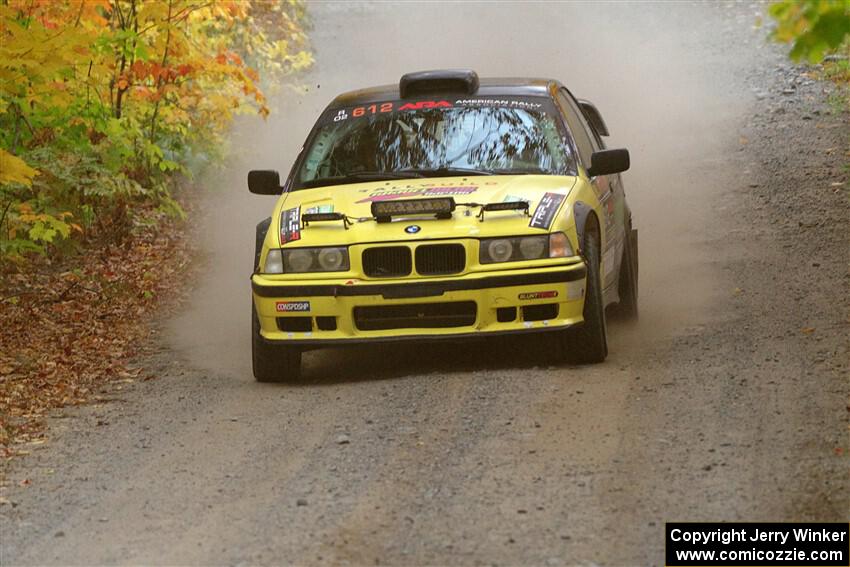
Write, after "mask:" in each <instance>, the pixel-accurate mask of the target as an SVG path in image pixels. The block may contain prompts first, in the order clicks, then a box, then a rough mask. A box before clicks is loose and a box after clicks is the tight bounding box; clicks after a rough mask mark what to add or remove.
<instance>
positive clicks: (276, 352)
mask: <svg viewBox="0 0 850 567" xmlns="http://www.w3.org/2000/svg"><path fill="white" fill-rule="evenodd" d="M251 362H252V365H253V369H254V378H256V380H257V382H295V381H297V380H298V379H299V378H300V377H301V351H300V350H298V349H297V348H295V347H291V346H281V345H270V344H267V343H266V342H265V341H264V340H263V337H261V336H260V319H259V318H258V317H257V312H256V310H255V309H254V306H253V305H251Z"/></svg>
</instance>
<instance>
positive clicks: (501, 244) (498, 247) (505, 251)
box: [485, 238, 514, 262]
mask: <svg viewBox="0 0 850 567" xmlns="http://www.w3.org/2000/svg"><path fill="white" fill-rule="evenodd" d="M485 247H486V249H487V257H488V258H489V259H490V261H491V262H507V261H508V260H510V259H511V256H513V255H514V245H513V243H512V242H511V241H510V240H508V239H507V238H498V239H494V240H490V241H489V242H487V244H486V245H485Z"/></svg>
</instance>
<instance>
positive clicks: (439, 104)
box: [398, 100, 452, 110]
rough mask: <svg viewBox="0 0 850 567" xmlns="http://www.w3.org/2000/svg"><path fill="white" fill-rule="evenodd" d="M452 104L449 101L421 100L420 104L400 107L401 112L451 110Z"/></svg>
mask: <svg viewBox="0 0 850 567" xmlns="http://www.w3.org/2000/svg"><path fill="white" fill-rule="evenodd" d="M451 107H452V103H450V102H449V101H447V100H420V101H419V102H408V103H407V104H403V105H401V106H399V107H398V109H399V110H422V109H423V108H451Z"/></svg>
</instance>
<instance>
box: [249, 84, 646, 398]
mask: <svg viewBox="0 0 850 567" xmlns="http://www.w3.org/2000/svg"><path fill="white" fill-rule="evenodd" d="M607 135H608V131H607V128H606V126H605V123H604V122H603V120H602V117H601V116H600V114H599V112H598V111H597V110H596V108H595V107H594V106H593V105H592V104H591V103H589V102H587V101H581V100H576V99H575V98H574V97H573V96H572V94H571V93H570V92H569V91H568V90H567V89H566V88H565V87H564V86H563V85H561V84H560V83H559V82H557V81H553V80H540V79H481V80H479V78H478V75H477V74H476V73H475V72H474V71H469V70H451V71H426V72H421V73H410V74H407V75H404V76H403V77H402V78H401V81H400V82H399V84H398V85H390V86H383V87H376V88H370V89H365V90H359V91H353V92H350V93H346V94H343V95H340V96H339V97H337V98H336V99H335V100H334V101H333V102H332V103H331V104H330V105H329V106H328V108H327V109H326V110H325V111H324V113H323V114H322V115H321V117H320V118H319V121H318V122H317V124H316V126H315V127H314V128H313V130H312V132H311V133H310V135H309V137H308V139H307V141H306V143H305V144H304V147H303V149H302V150H301V153H300V154H299V156H298V158H297V160H296V161H295V164H294V166H293V168H292V172H291V173H290V175H289V177H288V179H287V180H286V182H285V183H284V184H283V186H281V183H280V176H279V175H278V173H277V172H276V171H268V170H259V171H251V172H250V173H249V174H248V187H249V189H250V190H251V192H252V193H258V194H263V195H268V194H280V198H279V199H278V201H277V204H276V206H275V208H274V212H273V213H272V216H271V218H269V219H266V220H265V221H263V222H262V223H260V224H259V225H258V226H257V248H256V254H255V266H254V273H253V275H252V276H251V284H252V289H253V300H254V301H253V309H252V323H253V328H252V347H253V348H252V351H253V366H254V376H255V377H256V378H257V380H260V381H281V380H291V379H296V378H297V377H298V376H299V373H300V366H301V353H302V352H303V351H304V350H307V349H313V348H321V347H329V346H335V345H347V344H353V343H363V342H374V341H398V340H414V341H421V340H429V339H443V340H445V339H451V340H454V339H460V338H467V337H483V336H491V335H500V334H510V333H531V332H548V333H555V334H557V338H558V340H557V341H556V343H557V345H558V346H557V348H558V349H559V353H558V354H559V356H562V357H563V358H565V359H570V360H573V361H577V362H601V361H602V360H604V359H605V357H606V355H607V353H608V346H607V340H606V322H605V318H606V314H605V311H606V307H608V306H609V305H614V304H618V305H617V308H618V309H619V310H620V311H621V312H622V313H623V314H624V315H625V316H626V317H635V316H636V315H637V287H638V286H637V279H638V260H637V232H636V231H635V230H634V229H632V219H631V213H630V211H629V208H628V206H627V204H626V202H625V195H624V193H623V185H622V182H621V180H620V176H619V173H621V172H623V171H625V170H626V169H628V167H629V153H628V151H627V150H624V149H610V150H609V149H605V145H604V144H603V142H602V137H603V136H607Z"/></svg>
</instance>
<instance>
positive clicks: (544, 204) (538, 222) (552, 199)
mask: <svg viewBox="0 0 850 567" xmlns="http://www.w3.org/2000/svg"><path fill="white" fill-rule="evenodd" d="M565 198H566V195H561V194H560V193H546V194H545V195H543V198H542V199H540V202H539V203H537V208H536V209H534V214H533V215H531V221H529V223H528V226H530V227H531V228H542V229H544V230H549V227H550V226H551V225H552V219H554V218H555V213H557V212H558V209H559V208H560V207H561V203H563V202H564V199H565Z"/></svg>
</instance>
